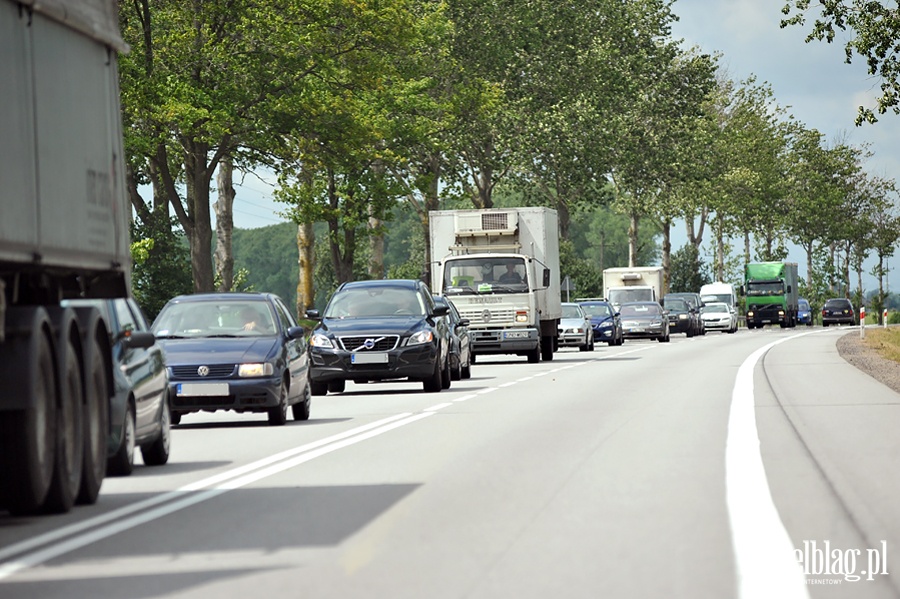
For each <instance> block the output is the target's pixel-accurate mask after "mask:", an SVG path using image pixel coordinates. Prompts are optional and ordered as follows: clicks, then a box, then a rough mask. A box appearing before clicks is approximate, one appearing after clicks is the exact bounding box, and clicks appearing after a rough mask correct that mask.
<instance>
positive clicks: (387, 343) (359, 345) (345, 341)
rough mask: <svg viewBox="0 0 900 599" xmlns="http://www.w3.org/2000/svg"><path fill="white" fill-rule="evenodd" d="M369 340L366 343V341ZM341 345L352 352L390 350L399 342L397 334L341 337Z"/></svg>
mask: <svg viewBox="0 0 900 599" xmlns="http://www.w3.org/2000/svg"><path fill="white" fill-rule="evenodd" d="M367 341H368V342H369V343H368V344H367V343H366V342H367ZM340 342H341V346H342V347H343V348H344V349H345V350H347V351H352V352H361V351H391V350H392V349H394V348H395V347H397V344H398V343H399V342H400V336H399V335H382V336H368V337H363V336H358V337H341V338H340Z"/></svg>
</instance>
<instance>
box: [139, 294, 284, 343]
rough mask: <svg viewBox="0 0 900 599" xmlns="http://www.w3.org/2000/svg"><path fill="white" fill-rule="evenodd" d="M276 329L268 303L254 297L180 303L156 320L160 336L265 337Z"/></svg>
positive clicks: (165, 311)
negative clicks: (251, 298)
mask: <svg viewBox="0 0 900 599" xmlns="http://www.w3.org/2000/svg"><path fill="white" fill-rule="evenodd" d="M275 331H276V328H275V321H274V318H273V316H272V311H271V309H270V308H269V305H268V303H266V302H265V301H253V300H224V299H223V300H221V301H202V302H177V303H174V304H169V305H167V306H166V307H164V308H163V310H162V312H160V313H159V316H157V318H156V321H155V322H154V323H153V332H154V334H155V335H156V336H157V337H160V338H166V337H170V338H172V337H175V338H179V337H262V336H267V335H272V334H274V333H275Z"/></svg>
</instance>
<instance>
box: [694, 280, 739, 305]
mask: <svg viewBox="0 0 900 599" xmlns="http://www.w3.org/2000/svg"><path fill="white" fill-rule="evenodd" d="M700 299H701V300H703V303H704V304H709V303H712V302H723V303H726V304H728V305H729V306H731V307H732V308H734V309H735V310H736V309H737V296H736V295H735V293H734V285H731V284H730V283H723V282H722V281H716V282H715V283H709V284H708V285H704V286H703V287H701V288H700Z"/></svg>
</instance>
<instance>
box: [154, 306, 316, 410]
mask: <svg viewBox="0 0 900 599" xmlns="http://www.w3.org/2000/svg"><path fill="white" fill-rule="evenodd" d="M153 332H154V333H155V334H156V337H157V339H158V340H159V342H160V343H161V344H162V345H163V348H164V349H165V351H166V362H167V364H168V367H169V378H170V381H171V382H170V394H171V398H172V422H173V424H178V423H179V422H180V420H181V416H182V415H183V414H189V413H191V412H199V411H204V412H215V411H217V410H234V411H235V412H263V413H266V414H267V415H268V420H269V424H272V425H282V424H284V423H285V422H286V421H287V409H288V407H290V408H291V410H292V412H293V416H294V420H307V419H308V418H309V409H310V389H309V372H308V355H307V346H306V330H305V329H303V327H300V326H297V322H296V321H295V320H294V317H293V316H292V315H291V312H290V310H288V308H287V306H285V304H284V302H283V301H282V300H281V298H279V297H278V296H276V295H273V294H271V293H200V294H195V295H183V296H179V297H176V298H174V299H172V300H170V301H169V302H168V303H167V304H166V305H165V306H164V307H163V309H162V311H160V313H159V315H158V316H157V317H156V320H155V321H154V322H153Z"/></svg>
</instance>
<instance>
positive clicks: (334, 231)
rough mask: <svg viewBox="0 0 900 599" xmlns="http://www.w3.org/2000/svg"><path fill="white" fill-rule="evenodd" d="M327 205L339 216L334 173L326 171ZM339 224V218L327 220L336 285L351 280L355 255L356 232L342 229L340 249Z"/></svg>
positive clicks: (350, 229) (334, 217)
mask: <svg viewBox="0 0 900 599" xmlns="http://www.w3.org/2000/svg"><path fill="white" fill-rule="evenodd" d="M328 204H329V206H330V207H331V213H332V214H334V215H338V214H340V198H339V197H338V193H337V183H336V181H335V178H334V171H333V170H331V169H328ZM341 237H342V235H341V222H340V217H339V216H333V217H330V218H329V219H328V246H329V250H330V252H331V263H332V265H333V266H334V274H335V276H336V277H337V282H338V284H340V283H346V282H347V281H352V280H353V256H354V254H355V253H356V231H355V230H354V229H353V228H352V227H349V228H344V229H343V242H344V243H343V247H341V243H340V238H341Z"/></svg>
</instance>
